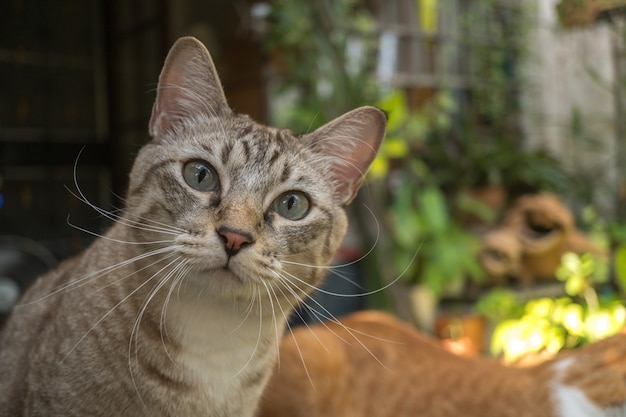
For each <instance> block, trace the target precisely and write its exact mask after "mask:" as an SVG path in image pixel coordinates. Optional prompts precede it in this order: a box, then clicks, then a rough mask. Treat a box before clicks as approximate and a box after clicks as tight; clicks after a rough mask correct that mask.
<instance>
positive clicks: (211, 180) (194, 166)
mask: <svg viewBox="0 0 626 417" xmlns="http://www.w3.org/2000/svg"><path fill="white" fill-rule="evenodd" d="M183 177H184V178H185V182H187V184H189V186H190V187H191V188H193V189H195V190H198V191H202V192H209V191H216V190H217V189H219V188H220V179H219V177H218V176H217V172H216V171H215V169H214V168H213V167H212V166H211V165H209V164H208V163H206V162H203V161H191V162H187V163H186V164H185V166H184V167H183Z"/></svg>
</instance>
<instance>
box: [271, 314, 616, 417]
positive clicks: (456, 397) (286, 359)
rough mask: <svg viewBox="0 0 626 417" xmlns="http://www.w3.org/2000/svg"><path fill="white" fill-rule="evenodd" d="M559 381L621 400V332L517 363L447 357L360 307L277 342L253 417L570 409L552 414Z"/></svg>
mask: <svg viewBox="0 0 626 417" xmlns="http://www.w3.org/2000/svg"><path fill="white" fill-rule="evenodd" d="M569 358H573V360H572V361H571V362H570V359H569ZM561 385H565V386H566V387H572V388H578V389H579V390H581V391H582V392H584V393H585V394H586V398H585V397H583V398H585V399H584V401H586V402H589V403H590V404H592V407H595V408H597V409H604V408H606V407H615V406H619V405H620V404H621V403H623V402H624V401H626V335H618V336H615V337H613V338H611V339H607V340H606V341H603V342H600V343H598V344H596V345H591V346H588V347H585V348H582V349H580V350H578V351H575V352H572V353H568V354H566V355H563V356H562V357H557V358H556V359H554V360H550V361H547V362H545V363H542V364H539V365H536V366H532V367H525V368H521V367H512V366H505V365H503V364H501V363H499V362H497V361H496V360H492V359H487V358H480V357H479V358H464V357H460V356H456V355H454V354H451V353H450V352H448V351H446V350H444V349H443V348H442V347H441V345H440V344H439V343H438V342H437V341H435V340H433V339H431V338H429V337H427V336H425V335H423V334H421V333H419V332H418V331H416V330H415V329H414V328H413V327H412V326H410V325H408V324H405V323H402V322H400V321H399V320H397V319H395V318H393V317H391V316H389V315H387V314H383V313H378V312H361V313H356V314H353V315H351V316H348V317H346V318H345V319H344V320H342V323H341V324H336V323H327V324H318V325H314V326H311V327H310V328H304V327H302V328H298V329H295V330H294V331H293V334H292V335H287V336H286V337H285V338H284V339H283V341H282V344H281V347H280V363H279V365H278V366H277V368H276V369H275V373H274V375H273V377H272V379H271V382H270V384H269V385H268V388H267V389H266V391H265V393H264V399H263V401H262V405H261V413H260V414H259V416H260V417H283V416H284V417H287V416H289V417H297V416H307V417H316V416H320V417H321V416H324V417H332V416H343V417H366V416H367V417H383V416H389V417H392V416H393V417H402V416H407V417H408V416H419V417H448V416H449V417H453V416H454V417H456V416H460V415H463V416H476V417H504V416H509V417H524V416H529V417H530V416H546V417H550V416H561V415H569V414H559V413H560V411H558V410H559V398H558V395H557V393H556V392H557V389H556V388H557V387H559V386H561ZM580 409H581V410H582V409H583V408H580ZM579 415H582V416H584V415H588V414H579ZM590 415H591V414H590ZM594 415H597V414H594ZM600 415H604V414H600ZM618 415H623V414H618Z"/></svg>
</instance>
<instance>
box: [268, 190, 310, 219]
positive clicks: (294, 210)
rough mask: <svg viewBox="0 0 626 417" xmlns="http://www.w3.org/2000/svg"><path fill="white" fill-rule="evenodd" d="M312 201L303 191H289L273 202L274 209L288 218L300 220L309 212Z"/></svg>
mask: <svg viewBox="0 0 626 417" xmlns="http://www.w3.org/2000/svg"><path fill="white" fill-rule="evenodd" d="M310 205H311V203H310V201H309V198H308V197H307V196H306V194H304V193H303V192H301V191H288V192H286V193H284V194H282V195H281V196H280V197H278V198H277V199H276V200H274V202H273V203H272V210H274V211H275V212H276V213H278V214H279V215H280V216H282V217H284V218H285V219H288V220H300V219H302V218H304V217H305V216H306V215H307V214H308V213H309V207H310Z"/></svg>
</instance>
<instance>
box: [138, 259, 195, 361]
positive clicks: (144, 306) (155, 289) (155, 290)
mask: <svg viewBox="0 0 626 417" xmlns="http://www.w3.org/2000/svg"><path fill="white" fill-rule="evenodd" d="M181 258H182V256H178V257H177V258H175V259H173V260H172V261H171V262H170V263H168V264H167V265H166V266H164V267H163V268H162V269H161V270H160V271H159V272H158V273H157V275H159V274H160V273H161V272H162V271H164V270H165V269H166V268H168V267H169V266H170V265H173V264H175V263H176V262H178V261H179V260H180V259H181ZM183 265H184V263H183V262H180V263H178V264H177V265H176V266H174V267H173V268H172V269H171V270H170V271H168V272H167V273H166V274H165V275H164V276H163V277H162V278H161V279H160V280H159V281H158V282H157V284H156V285H155V286H154V287H153V288H152V290H150V293H149V294H148V296H147V297H146V299H145V300H144V302H143V303H142V306H141V308H140V310H139V313H138V314H137V318H136V319H135V323H134V325H133V327H132V330H131V336H130V340H129V355H130V349H131V346H132V344H133V342H134V345H135V362H136V363H139V359H138V351H137V348H138V345H139V341H138V337H139V327H140V325H141V320H142V318H143V316H144V314H145V312H146V309H147V308H148V305H149V304H150V302H151V301H152V300H153V299H154V297H155V296H156V295H157V294H158V292H159V291H160V290H161V289H162V288H163V287H164V286H165V285H166V284H167V283H168V282H169V281H170V279H171V277H172V276H174V275H175V274H176V272H177V271H179V270H180V269H181V268H182V266H183ZM164 304H165V303H164ZM161 314H163V310H162V309H161ZM160 319H161V320H160V323H159V328H160V329H162V315H161V317H160ZM160 335H161V343H162V344H163V348H164V350H165V354H166V356H167V357H168V358H169V360H170V361H171V362H172V363H173V364H176V362H175V361H174V359H173V358H172V357H171V356H170V354H169V351H168V350H167V347H166V346H165V341H164V340H163V332H162V331H160ZM133 339H134V340H133ZM130 371H131V373H132V368H131V370H130Z"/></svg>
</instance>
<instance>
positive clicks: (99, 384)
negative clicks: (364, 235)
mask: <svg viewBox="0 0 626 417" xmlns="http://www.w3.org/2000/svg"><path fill="white" fill-rule="evenodd" d="M385 126H386V115H385V114H384V113H383V112H382V111H381V110H379V109H377V108H375V107H367V106H366V107H360V108H358V109H355V110H353V111H350V112H348V113H346V114H345V115H343V116H341V117H339V118H337V119H335V120H333V121H330V122H328V123H327V124H325V125H324V126H322V127H320V128H319V129H317V130H316V131H314V132H311V133H308V134H304V135H300V136H295V135H294V134H293V133H291V132H290V131H288V130H281V129H276V128H270V127H266V126H264V125H261V124H258V123H256V122H254V121H252V119H250V118H249V117H248V116H245V115H238V114H236V113H235V112H234V111H233V110H232V109H231V108H230V107H229V106H228V104H227V101H226V99H225V96H224V92H223V90H222V87H221V84H220V81H219V79H218V75H217V73H216V70H215V67H214V65H213V62H212V60H211V57H210V55H209V52H208V51H207V50H206V48H205V47H204V45H203V44H202V43H201V42H200V41H198V40H196V39H195V38H191V37H185V38H181V39H179V40H178V41H177V42H176V43H175V44H174V46H173V47H172V49H171V50H170V52H169V54H168V56H167V58H166V60H165V63H164V66H163V69H162V72H161V75H160V77H159V84H158V89H157V97H156V101H155V103H154V107H153V111H152V117H151V119H150V123H149V133H150V136H151V138H152V139H151V141H150V142H149V143H148V144H146V145H145V146H144V147H143V148H142V149H141V150H140V151H139V153H138V155H137V157H136V159H135V162H134V165H133V168H132V170H131V172H130V180H129V188H128V192H127V196H126V198H125V209H124V210H123V211H122V212H121V213H119V212H114V213H109V212H106V211H104V210H102V209H99V208H97V207H95V206H92V207H94V209H96V210H97V211H98V212H99V213H101V214H102V215H104V216H107V217H110V218H111V219H113V220H115V222H114V224H113V225H112V226H111V228H110V229H109V230H108V231H107V232H106V233H105V234H104V235H102V236H101V237H99V238H98V239H96V240H95V241H94V243H93V244H92V245H91V246H90V247H88V248H87V249H86V250H85V251H84V252H82V253H81V254H79V255H78V256H76V257H74V258H71V259H70V260H67V261H65V262H64V263H62V264H61V265H60V266H59V267H58V268H57V269H55V270H53V271H51V272H50V273H48V274H47V275H45V276H43V277H42V278H40V279H38V280H37V282H36V283H35V284H34V285H33V286H32V287H31V288H30V289H29V290H28V291H27V293H26V294H25V296H24V298H23V300H22V301H21V302H20V305H19V306H18V307H17V308H16V309H15V310H14V312H13V313H12V315H11V317H10V318H9V320H8V322H7V323H6V325H5V328H4V329H3V331H2V334H1V335H0V369H1V372H0V373H1V376H0V415H2V416H11V417H14V416H47V417H49V416H133V417H135V416H151V417H154V416H177V417H184V416H194V417H198V416H237V417H248V416H252V415H253V413H254V412H255V410H256V407H257V403H258V400H259V398H260V395H261V392H262V390H263V387H264V385H265V384H266V383H267V381H268V379H269V376H270V373H271V369H272V365H273V363H274V362H275V360H276V356H277V349H278V343H279V340H280V336H281V334H282V332H283V329H284V327H285V323H286V320H287V317H288V315H289V312H290V311H291V310H292V309H293V308H294V307H295V305H296V304H297V303H298V302H299V301H301V300H302V299H303V298H304V297H305V296H306V295H307V294H308V293H310V292H311V291H312V289H313V288H315V287H316V286H317V285H319V284H320V282H321V280H322V279H323V276H324V274H325V271H327V270H328V269H329V268H328V265H330V264H331V262H332V259H333V256H334V254H335V252H336V251H337V249H338V248H339V246H340V244H341V241H342V238H343V235H344V233H345V231H346V225H347V216H346V214H345V211H344V206H346V205H347V204H349V203H350V202H351V201H352V200H353V198H354V197H355V193H356V192H357V190H358V188H359V187H360V185H361V182H362V180H363V176H364V173H365V172H366V170H367V169H368V167H369V165H370V163H371V162H372V161H373V159H374V158H375V156H376V154H377V151H378V149H379V146H380V143H381V141H382V139H383V136H384V134H385ZM79 192H80V191H79ZM80 196H81V198H82V199H84V197H83V196H82V194H80ZM84 200H85V202H86V203H88V204H89V202H88V201H86V199H84Z"/></svg>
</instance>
